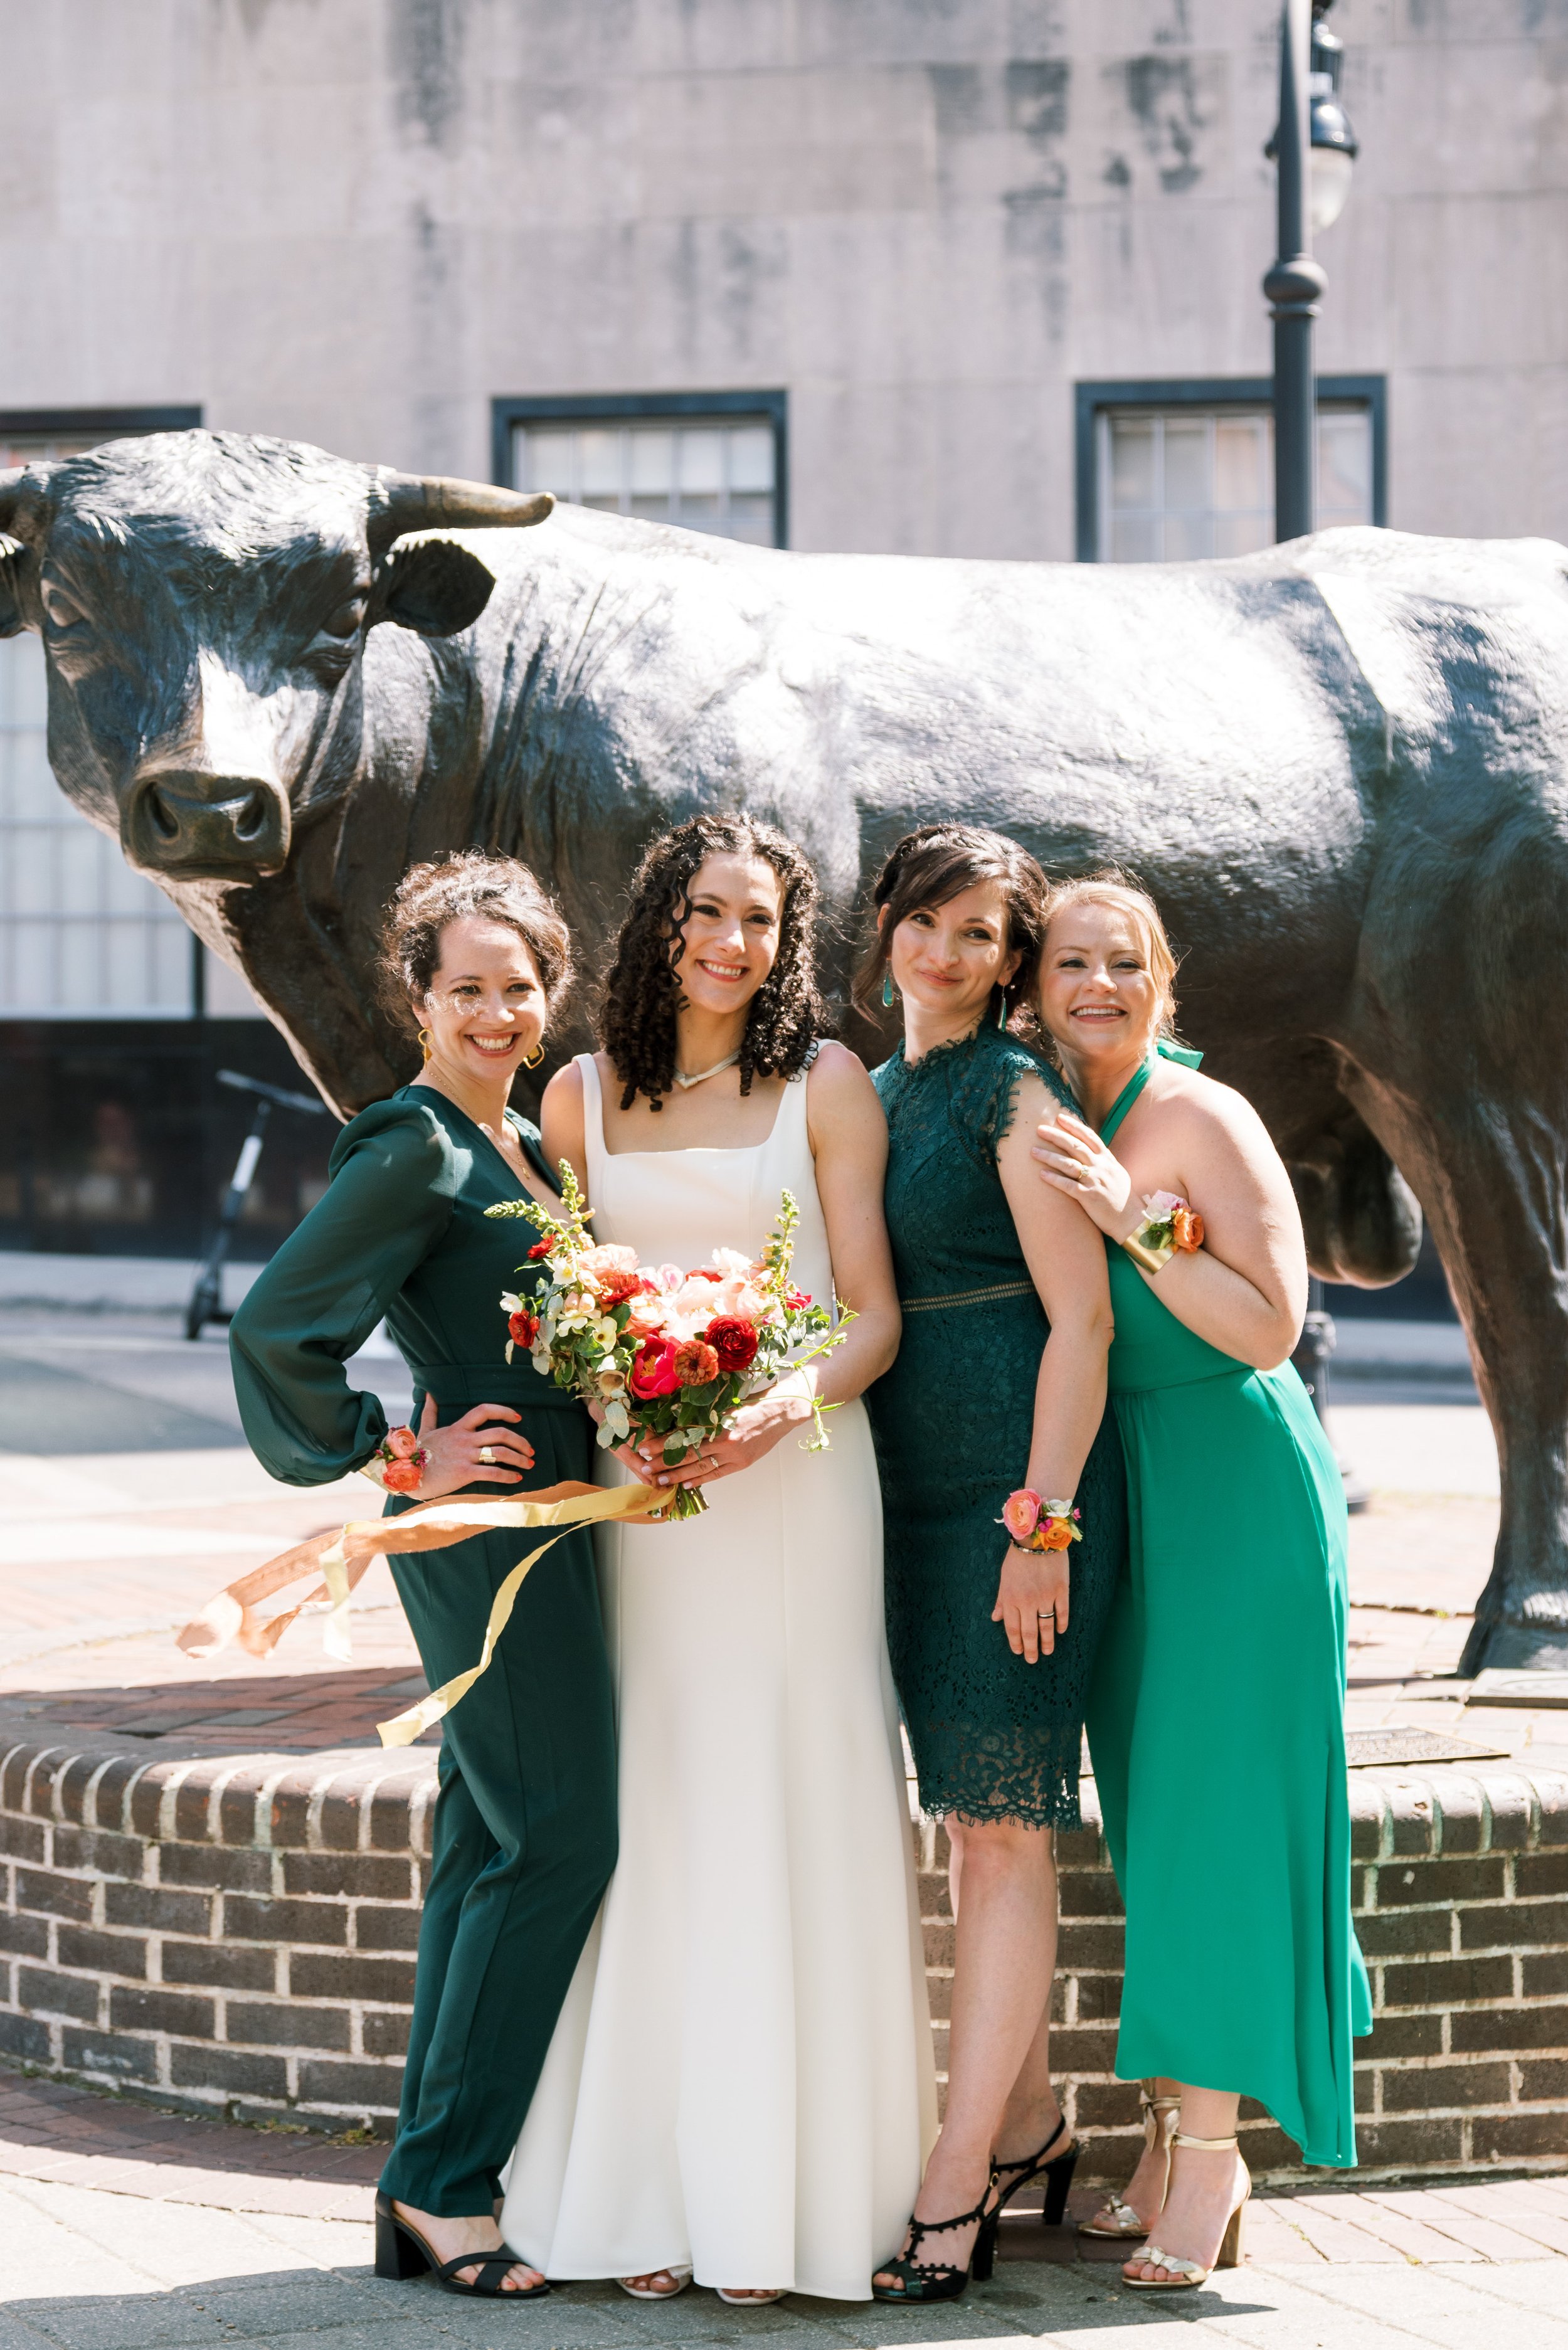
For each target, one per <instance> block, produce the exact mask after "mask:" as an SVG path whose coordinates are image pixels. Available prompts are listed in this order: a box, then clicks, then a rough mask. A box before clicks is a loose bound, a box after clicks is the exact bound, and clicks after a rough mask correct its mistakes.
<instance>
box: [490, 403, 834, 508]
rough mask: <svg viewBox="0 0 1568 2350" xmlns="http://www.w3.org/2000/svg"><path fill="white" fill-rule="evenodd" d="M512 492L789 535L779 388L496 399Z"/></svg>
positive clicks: (499, 455)
mask: <svg viewBox="0 0 1568 2350" xmlns="http://www.w3.org/2000/svg"><path fill="white" fill-rule="evenodd" d="M493 414H494V436H495V458H496V464H495V473H496V478H497V480H498V481H500V482H502V483H504V484H505V485H506V486H508V487H509V488H512V489H518V490H549V491H551V492H552V493H553V494H555V496H556V497H557V498H560V499H563V500H565V501H566V502H568V503H570V504H576V505H586V506H595V507H597V508H598V509H599V510H600V511H601V512H605V513H609V514H623V515H634V516H636V517H637V518H638V519H639V520H641V521H645V522H662V523H671V524H673V525H676V527H677V528H679V529H681V530H695V531H703V532H707V533H709V534H710V535H711V536H715V537H719V538H732V539H738V540H740V541H742V543H743V544H745V545H747V546H784V544H785V543H786V521H787V515H786V506H785V487H786V479H787V471H786V443H785V421H786V400H785V395H784V393H783V392H782V391H781V392H678V393H657V392H653V393H648V394H629V393H628V394H614V395H603V396H594V397H585V398H583V399H581V400H570V399H556V398H549V399H545V398H541V399H536V400H526V399H517V400H496V401H495V402H494V403H493Z"/></svg>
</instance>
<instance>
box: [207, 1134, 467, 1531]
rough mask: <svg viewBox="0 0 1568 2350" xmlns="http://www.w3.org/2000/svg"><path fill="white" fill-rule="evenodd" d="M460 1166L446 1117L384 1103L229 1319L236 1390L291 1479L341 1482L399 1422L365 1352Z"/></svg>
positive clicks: (270, 1460) (434, 1228) (278, 1472)
mask: <svg viewBox="0 0 1568 2350" xmlns="http://www.w3.org/2000/svg"><path fill="white" fill-rule="evenodd" d="M456 1185H457V1173H456V1169H455V1164H454V1159H453V1153H452V1145H451V1143H450V1142H449V1141H448V1139H447V1137H446V1135H445V1133H444V1131H443V1129H442V1128H441V1124H440V1121H439V1120H438V1119H437V1118H435V1117H434V1116H433V1115H432V1114H431V1112H430V1111H429V1110H427V1109H423V1108H421V1107H418V1106H416V1105H415V1104H413V1103H410V1102H397V1101H390V1102H378V1103H376V1104H374V1105H373V1107H371V1108H369V1109H368V1110H365V1111H363V1112H362V1113H361V1115H360V1116H359V1117H358V1118H356V1119H355V1120H354V1121H353V1124H352V1125H351V1126H349V1127H347V1128H345V1129H344V1131H343V1133H342V1134H341V1135H340V1136H339V1137H338V1139H337V1146H336V1148H335V1149H334V1150H333V1153H332V1165H331V1181H330V1182H329V1183H328V1185H327V1191H326V1195H325V1197H324V1198H322V1199H321V1200H320V1201H318V1202H317V1205H316V1206H315V1207H314V1208H312V1210H311V1211H310V1213H309V1214H308V1215H307V1216H306V1219H305V1221H304V1222H303V1223H302V1224H300V1225H299V1227H298V1229H297V1230H296V1232H293V1233H291V1234H290V1236H289V1238H288V1239H287V1240H286V1242H285V1243H284V1244H283V1246H282V1247H281V1248H280V1249H279V1250H278V1252H277V1254H276V1255H275V1257H274V1258H273V1260H272V1262H271V1263H270V1264H268V1265H267V1266H266V1268H265V1271H264V1272H263V1273H262V1274H261V1275H260V1276H259V1278H258V1279H257V1280H256V1281H255V1283H254V1284H253V1286H252V1288H251V1290H250V1292H249V1294H248V1295H247V1296H246V1297H245V1300H244V1304H243V1305H241V1307H240V1309H239V1311H238V1313H237V1314H236V1315H234V1321H233V1322H232V1323H231V1324H230V1326H229V1358H230V1361H231V1363H232V1364H233V1366H234V1394H235V1397H236V1399H237V1400H238V1403H239V1408H240V1418H241V1419H242V1421H243V1422H244V1431H245V1435H246V1437H247V1439H248V1440H249V1442H250V1447H251V1450H252V1451H253V1452H254V1454H255V1456H256V1458H257V1460H258V1461H260V1462H261V1463H262V1466H263V1467H264V1468H265V1469H266V1470H267V1471H269V1472H270V1473H271V1474H272V1475H273V1476H274V1477H277V1478H280V1479H281V1480H282V1482H284V1483H285V1484H286V1485H327V1484H330V1483H331V1482H332V1480H333V1479H334V1478H336V1477H343V1476H346V1475H347V1474H348V1471H350V1470H352V1469H358V1468H359V1467H360V1466H361V1465H362V1464H363V1463H364V1462H365V1461H368V1460H369V1458H370V1456H371V1454H372V1453H373V1452H374V1451H375V1450H376V1448H377V1446H378V1445H379V1443H380V1441H381V1440H382V1438H383V1437H384V1436H385V1435H386V1432H387V1415H386V1413H385V1412H384V1411H383V1410H382V1409H381V1403H380V1399H379V1397H378V1396H374V1395H369V1394H363V1393H359V1392H357V1391H356V1390H355V1389H354V1388H351V1387H350V1386H349V1384H348V1377H347V1375H346V1373H345V1371H344V1367H343V1366H344V1364H345V1363H346V1362H347V1360H348V1357H349V1356H350V1355H353V1354H355V1353H357V1352H358V1349H359V1347H362V1346H363V1345H364V1343H365V1341H366V1339H367V1338H368V1337H369V1335H370V1333H371V1331H372V1330H373V1329H374V1328H375V1327H376V1325H377V1323H378V1322H379V1321H380V1319H381V1317H382V1315H384V1314H385V1312H386V1310H387V1307H388V1305H389V1304H390V1302H391V1300H392V1299H393V1298H394V1297H396V1295H398V1292H399V1291H400V1289H401V1288H402V1286H403V1284H404V1283H405V1282H406V1281H407V1280H408V1278H409V1276H410V1274H411V1273H412V1272H413V1271H414V1268H415V1267H416V1266H417V1265H418V1264H419V1263H421V1260H422V1259H423V1258H424V1257H425V1256H426V1255H428V1254H429V1253H430V1251H431V1248H432V1247H433V1246H434V1245H435V1243H437V1242H438V1241H439V1240H440V1239H441V1235H442V1233H443V1232H445V1230H446V1227H447V1224H448V1222H450V1220H451V1217H452V1200H453V1197H454V1194H455V1191H456Z"/></svg>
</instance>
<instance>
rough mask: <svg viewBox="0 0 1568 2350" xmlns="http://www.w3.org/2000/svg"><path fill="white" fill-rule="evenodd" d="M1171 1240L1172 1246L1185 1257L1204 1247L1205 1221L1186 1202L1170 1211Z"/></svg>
mask: <svg viewBox="0 0 1568 2350" xmlns="http://www.w3.org/2000/svg"><path fill="white" fill-rule="evenodd" d="M1170 1238H1171V1243H1172V1245H1173V1246H1174V1247H1176V1248H1179V1250H1180V1251H1181V1253H1182V1254H1183V1255H1184V1256H1190V1255H1191V1254H1192V1252H1193V1250H1194V1249H1200V1248H1201V1247H1202V1246H1203V1219H1202V1217H1201V1216H1200V1215H1199V1212H1198V1211H1197V1209H1196V1208H1189V1206H1188V1204H1187V1202H1186V1201H1185V1200H1183V1201H1182V1202H1181V1204H1180V1205H1179V1207H1176V1208H1173V1209H1172V1210H1171V1211H1170Z"/></svg>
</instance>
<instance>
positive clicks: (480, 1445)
mask: <svg viewBox="0 0 1568 2350" xmlns="http://www.w3.org/2000/svg"><path fill="white" fill-rule="evenodd" d="M520 1418H521V1414H520V1413H518V1412H515V1411H514V1410H513V1409H512V1407H511V1405H510V1404H504V1403H476V1404H475V1405H474V1407H473V1409H472V1411H465V1412H464V1413H463V1415H462V1419H454V1420H453V1421H452V1426H451V1427H450V1428H438V1427H437V1426H436V1400H435V1398H434V1396H426V1398H425V1408H424V1409H423V1411H422V1412H421V1414H420V1428H419V1437H420V1442H421V1444H422V1445H423V1446H424V1449H425V1451H426V1453H427V1455H428V1456H429V1457H428V1458H427V1460H426V1461H425V1468H424V1474H423V1476H422V1477H421V1479H420V1488H419V1492H417V1494H416V1495H415V1496H414V1498H415V1500H416V1501H420V1502H439V1501H440V1499H441V1495H442V1494H443V1493H461V1492H462V1490H463V1488H464V1486H465V1485H516V1484H519V1483H521V1482H522V1474H523V1471H524V1469H532V1467H533V1466H534V1447H533V1446H532V1445H531V1444H530V1443H529V1441H528V1440H527V1438H526V1437H525V1436H516V1435H514V1433H513V1431H512V1430H511V1429H510V1428H508V1427H506V1426H505V1425H504V1424H503V1425H500V1426H496V1425H493V1423H495V1422H501V1423H504V1422H506V1421H507V1420H515V1419H520ZM486 1454H488V1455H489V1458H488V1459H486V1458H485V1455H486Z"/></svg>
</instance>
